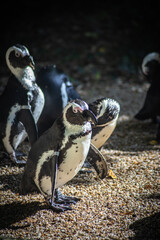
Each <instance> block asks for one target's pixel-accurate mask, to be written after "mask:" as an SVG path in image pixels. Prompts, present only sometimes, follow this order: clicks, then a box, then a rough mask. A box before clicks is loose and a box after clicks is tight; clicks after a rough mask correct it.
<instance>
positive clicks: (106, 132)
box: [91, 117, 118, 148]
mask: <svg viewBox="0 0 160 240" xmlns="http://www.w3.org/2000/svg"><path fill="white" fill-rule="evenodd" d="M117 118H118V117H117ZM117 118H116V119H114V120H112V121H111V122H110V123H108V124H107V125H106V126H105V127H96V128H95V129H94V130H93V136H92V139H91V142H92V144H93V145H94V146H95V147H97V148H100V147H102V146H103V144H104V143H105V142H106V141H107V139H108V138H109V137H110V136H111V134H112V132H113V131H114V129H115V127H116V123H117ZM94 131H97V133H95V134H94Z"/></svg>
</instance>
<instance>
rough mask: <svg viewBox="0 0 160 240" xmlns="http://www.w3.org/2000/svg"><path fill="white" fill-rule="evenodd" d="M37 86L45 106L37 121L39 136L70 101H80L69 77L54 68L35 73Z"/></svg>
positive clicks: (41, 69)
mask: <svg viewBox="0 0 160 240" xmlns="http://www.w3.org/2000/svg"><path fill="white" fill-rule="evenodd" d="M36 81H37V84H38V85H39V86H40V88H41V89H42V91H43V93H44V96H45V105H44V109H43V111H42V114H41V116H40V118H39V121H38V130H39V134H40V135H41V134H42V133H43V132H44V131H46V130H47V129H49V128H50V127H51V126H52V124H53V122H54V121H55V120H56V119H57V117H59V116H60V115H61V113H62V111H63V109H64V107H65V106H66V105H67V103H68V101H69V100H71V99H77V98H78V99H80V96H79V94H78V93H77V91H76V90H75V89H74V87H73V85H72V83H71V82H70V81H69V77H68V76H67V75H66V74H65V73H64V72H63V71H61V70H60V69H58V68H56V66H53V65H52V66H46V67H43V68H40V69H39V70H38V71H37V77H36Z"/></svg>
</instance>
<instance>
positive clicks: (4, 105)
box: [0, 44, 44, 163]
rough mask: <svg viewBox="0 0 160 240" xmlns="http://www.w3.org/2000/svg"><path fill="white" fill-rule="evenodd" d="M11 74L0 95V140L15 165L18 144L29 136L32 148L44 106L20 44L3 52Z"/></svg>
mask: <svg viewBox="0 0 160 240" xmlns="http://www.w3.org/2000/svg"><path fill="white" fill-rule="evenodd" d="M6 62H7V65H8V68H9V69H10V71H11V73H12V75H11V77H10V78H9V80H8V83H7V85H6V88H5V90H4V92H3V93H2V95H1V96H0V112H1V114H0V141H1V142H2V144H3V146H4V148H5V150H6V151H7V153H8V154H9V157H10V159H11V160H12V161H14V162H15V163H24V161H20V160H18V159H17V158H16V149H17V147H18V145H19V144H20V143H21V142H22V141H23V140H24V139H25V138H26V136H27V135H28V137H29V141H30V143H31V145H32V144H33V143H34V142H35V141H36V140H37V126H36V123H37V121H38V118H39V116H40V114H41V112H42V109H43V106H44V95H43V93H42V91H41V89H40V88H39V87H38V85H37V84H36V82H35V75H34V61H33V58H32V56H31V55H30V54H29V51H28V49H27V48H26V47H25V46H23V45H20V44H17V45H15V46H12V47H10V48H9V49H8V50H7V52H6Z"/></svg>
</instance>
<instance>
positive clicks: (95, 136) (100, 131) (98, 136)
mask: <svg viewBox="0 0 160 240" xmlns="http://www.w3.org/2000/svg"><path fill="white" fill-rule="evenodd" d="M89 109H90V110H91V111H92V112H93V113H94V114H95V116H96V117H97V123H96V125H94V126H93V130H92V139H91V142H92V144H93V145H94V146H95V147H96V148H98V149H100V148H101V147H102V146H103V145H104V143H105V142H106V141H107V140H108V138H109V137H110V136H111V134H112V133H113V131H114V129H115V127H116V124H117V120H118V116H119V112H120V105H119V103H118V102H117V101H115V100H113V99H110V98H105V97H103V98H100V99H97V100H96V101H94V102H93V103H91V104H89Z"/></svg>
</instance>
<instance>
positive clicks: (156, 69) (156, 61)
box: [135, 52, 160, 142]
mask: <svg viewBox="0 0 160 240" xmlns="http://www.w3.org/2000/svg"><path fill="white" fill-rule="evenodd" d="M141 68H142V73H143V75H144V77H145V78H146V79H147V80H148V82H149V83H150V87H149V89H148V91H147V94H146V98H145V101H144V104H143V107H142V108H141V109H140V111H139V112H138V113H137V114H136V115H135V118H136V119H138V120H146V119H152V121H153V122H158V130H157V135H156V139H157V141H158V142H160V122H159V120H158V117H159V116H160V54H159V53H157V52H152V53H149V54H147V55H146V56H145V57H144V59H143V61H142V67H141Z"/></svg>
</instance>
